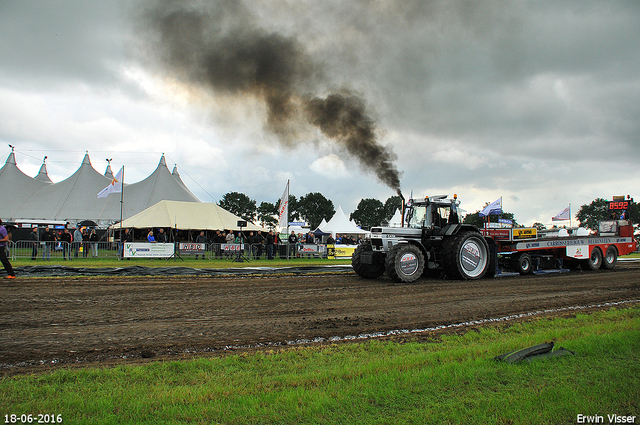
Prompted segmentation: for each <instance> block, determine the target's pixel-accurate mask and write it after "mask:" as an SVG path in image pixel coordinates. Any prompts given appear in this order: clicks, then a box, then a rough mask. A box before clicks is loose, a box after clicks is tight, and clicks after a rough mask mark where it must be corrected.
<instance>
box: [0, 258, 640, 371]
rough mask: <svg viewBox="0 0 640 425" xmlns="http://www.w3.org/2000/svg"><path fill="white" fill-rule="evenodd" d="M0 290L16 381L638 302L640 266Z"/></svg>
mask: <svg viewBox="0 0 640 425" xmlns="http://www.w3.org/2000/svg"><path fill="white" fill-rule="evenodd" d="M0 291H1V293H2V309H1V311H0V374H13V373H23V372H29V371H38V370H47V369H50V368H52V367H60V366H68V365H78V364H80V365H89V364H92V363H94V364H95V363H102V364H109V363H121V362H125V363H128V362H140V361H147V360H145V359H151V360H157V359H158V358H169V359H171V358H184V357H193V356H196V355H203V354H207V355H218V354H223V353H229V352H234V351H237V350H246V349H262V348H263V347H281V346H288V345H291V344H292V343H298V344H299V343H306V342H309V341H324V342H325V343H326V342H331V341H338V340H345V339H346V340H350V339H351V338H352V337H353V336H358V335H363V334H378V335H379V334H385V335H387V334H393V333H394V332H390V331H394V330H424V329H429V328H433V327H438V326H441V325H449V324H456V323H463V322H469V321H476V320H483V319H493V318H500V317H504V316H510V315H518V314H523V313H529V312H536V311H542V310H554V309H566V308H568V307H576V306H595V305H602V304H606V303H617V302H628V301H634V300H635V301H636V302H637V300H639V299H640V265H638V263H634V264H624V265H622V264H618V267H617V268H616V270H614V271H598V272H581V271H574V272H571V273H561V274H550V275H545V276H530V277H510V278H499V279H485V280H480V281H450V280H437V279H426V278H425V279H420V280H419V281H417V282H415V283H413V284H395V283H393V282H391V281H390V280H388V279H378V280H365V279H361V278H359V277H358V276H356V275H355V274H354V273H352V272H350V273H341V274H329V275H306V276H273V275H270V276H266V277H257V276H251V277H225V278H220V277H216V278H211V277H193V276H191V277H166V278H162V277H89V278H87V277H83V278H82V277H79V278H21V279H16V280H14V281H2V282H0ZM561 311H565V312H566V311H567V310H561ZM544 314H553V313H552V312H547V313H544ZM418 333H420V332H418ZM405 335H406V334H405Z"/></svg>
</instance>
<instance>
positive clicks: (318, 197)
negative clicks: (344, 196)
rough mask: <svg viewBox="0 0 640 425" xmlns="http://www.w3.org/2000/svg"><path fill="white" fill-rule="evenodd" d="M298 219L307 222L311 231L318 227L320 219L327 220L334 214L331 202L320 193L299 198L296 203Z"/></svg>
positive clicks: (312, 193)
mask: <svg viewBox="0 0 640 425" xmlns="http://www.w3.org/2000/svg"><path fill="white" fill-rule="evenodd" d="M298 212H299V214H300V218H301V219H303V220H305V221H307V222H308V223H309V226H310V227H311V228H312V229H315V228H316V227H318V226H319V225H320V222H321V221H322V219H323V218H324V219H326V220H329V219H331V217H333V215H334V214H335V213H336V210H335V208H334V207H333V202H331V201H330V200H328V199H327V198H325V197H324V195H322V193H318V192H311V193H307V194H306V195H305V196H301V197H300V200H299V201H298Z"/></svg>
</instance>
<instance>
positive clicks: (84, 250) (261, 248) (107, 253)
mask: <svg viewBox="0 0 640 425" xmlns="http://www.w3.org/2000/svg"><path fill="white" fill-rule="evenodd" d="M7 250H8V252H7V256H8V257H9V258H11V259H14V260H15V259H17V258H32V259H39V260H74V259H91V258H120V257H121V249H120V245H119V243H118V242H72V243H68V242H60V241H56V242H42V241H29V240H26V241H25V240H20V241H11V242H10V243H9V244H8V245H7ZM176 252H177V253H178V254H179V255H180V256H184V257H185V258H192V257H194V256H197V258H198V259H200V258H204V259H206V260H233V259H236V258H237V257H238V256H244V257H246V258H247V259H249V260H258V259H266V258H267V256H268V248H267V246H266V245H265V244H248V243H247V244H242V245H241V244H220V243H211V244H206V246H205V250H204V252H203V253H198V254H195V253H190V254H181V253H180V252H179V250H178V248H177V247H176ZM273 258H280V259H285V258H327V250H326V248H325V246H324V245H312V244H293V245H290V244H288V243H285V244H278V245H274V246H273Z"/></svg>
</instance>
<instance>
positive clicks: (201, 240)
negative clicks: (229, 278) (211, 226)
mask: <svg viewBox="0 0 640 425" xmlns="http://www.w3.org/2000/svg"><path fill="white" fill-rule="evenodd" d="M196 243H203V244H204V251H202V259H203V260H204V259H205V258H204V253H205V252H206V251H207V237H206V236H205V234H204V230H201V231H200V234H199V235H198V237H197V238H196ZM197 259H198V254H196V260H197Z"/></svg>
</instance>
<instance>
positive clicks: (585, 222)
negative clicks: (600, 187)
mask: <svg viewBox="0 0 640 425" xmlns="http://www.w3.org/2000/svg"><path fill="white" fill-rule="evenodd" d="M608 208H609V203H608V201H607V200H606V199H603V198H596V199H594V200H593V201H591V203H590V204H588V205H587V204H585V205H582V206H581V207H580V209H579V210H578V212H577V213H576V218H577V219H578V221H579V222H580V226H581V227H586V228H589V229H591V230H597V229H598V222H599V221H602V220H608V219H609V210H608Z"/></svg>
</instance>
